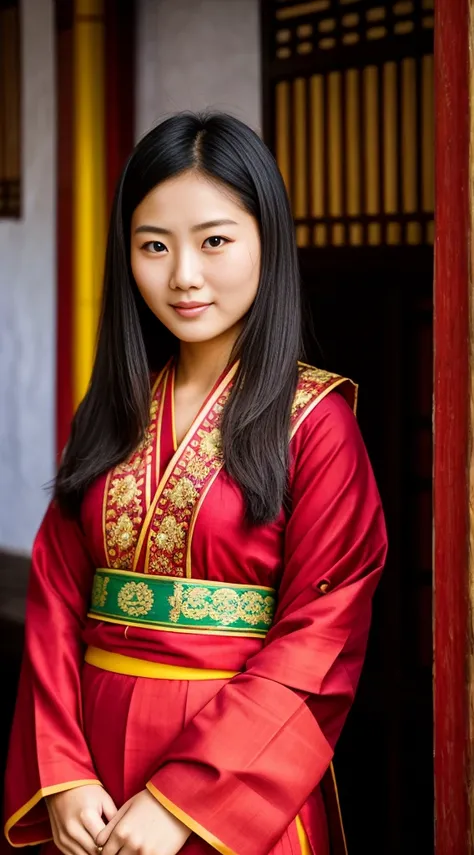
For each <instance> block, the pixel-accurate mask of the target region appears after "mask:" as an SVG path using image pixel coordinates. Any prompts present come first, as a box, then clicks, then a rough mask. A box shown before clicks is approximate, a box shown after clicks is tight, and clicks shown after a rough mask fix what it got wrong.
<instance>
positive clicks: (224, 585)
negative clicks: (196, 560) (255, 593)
mask: <svg viewBox="0 0 474 855" xmlns="http://www.w3.org/2000/svg"><path fill="white" fill-rule="evenodd" d="M99 571H100V572H101V573H108V574H113V575H115V576H128V577H129V578H130V579H135V578H137V579H140V578H141V579H147V580H148V579H149V577H150V574H149V573H139V572H138V570H116V569H115V568H110V567H97V572H99ZM178 578H180V577H178ZM170 581H172V582H175V581H176V577H175V576H164V575H158V574H157V575H153V582H170ZM186 584H187V585H189V584H192V585H204V587H206V588H207V587H208V586H209V585H218V586H219V588H238V589H240V588H242V589H244V590H247V589H248V588H249V587H256V588H258V590H259V591H269V592H270V593H271V594H274V593H275V588H268V587H267V586H266V585H255V586H254V585H243V584H241V583H240V582H235V583H234V582H221V581H220V580H219V579H192V580H189V582H186Z"/></svg>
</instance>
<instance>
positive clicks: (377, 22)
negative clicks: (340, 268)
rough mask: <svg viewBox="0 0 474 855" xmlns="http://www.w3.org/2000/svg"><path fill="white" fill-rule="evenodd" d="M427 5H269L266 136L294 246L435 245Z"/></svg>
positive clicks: (317, 0) (388, 0)
mask: <svg viewBox="0 0 474 855" xmlns="http://www.w3.org/2000/svg"><path fill="white" fill-rule="evenodd" d="M264 2H265V0H264ZM433 2H434V0H380V2H377V0H312V2H295V0H270V2H268V3H266V4H265V7H264V8H266V21H265V36H264V38H265V43H266V45H265V49H264V51H265V54H266V81H265V84H264V85H265V91H266V93H267V97H268V106H269V111H268V113H267V121H266V138H267V140H268V141H269V142H270V145H271V146H272V148H273V150H274V151H275V153H276V157H277V160H278V164H279V166H280V169H281V171H282V174H283V177H284V179H285V183H286V185H287V188H288V191H289V194H290V197H291V201H292V206H293V214H294V218H295V222H296V231H297V238H298V244H299V245H300V246H302V247H304V246H331V245H332V246H344V245H352V246H357V245H367V246H376V245H387V244H392V245H397V244H412V245H413V244H431V243H433V232H434V226H433V217H434V214H433V211H434V132H433V124H434V106H433Z"/></svg>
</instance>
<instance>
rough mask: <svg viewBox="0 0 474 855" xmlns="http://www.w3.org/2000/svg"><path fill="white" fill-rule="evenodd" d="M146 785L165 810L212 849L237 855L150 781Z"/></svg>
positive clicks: (228, 854)
mask: <svg viewBox="0 0 474 855" xmlns="http://www.w3.org/2000/svg"><path fill="white" fill-rule="evenodd" d="M146 787H147V790H149V792H150V793H151V794H152V796H154V797H155V799H156V800H157V802H159V803H160V804H161V805H163V807H164V808H166V810H167V811H169V812H170V813H172V814H173V816H175V817H176V819H179V821H180V822H182V823H183V825H186V826H187V827H188V828H190V829H191V831H193V832H194V833H195V834H197V835H198V837H201V838H202V839H203V840H205V841H206V843H209V845H210V846H212V847H213V848H214V849H217V851H218V852H220V853H221V855H237V853H236V852H234V850H233V849H230V847H229V846H227V845H226V844H225V843H223V842H222V840H219V838H218V837H215V836H214V834H212V833H211V832H210V831H208V830H207V828H204V827H203V826H202V825H201V824H200V823H199V822H196V820H195V819H193V818H192V816H188V814H187V813H185V812H184V811H183V810H181V808H179V807H177V806H176V805H175V804H173V802H170V800H169V799H167V798H166V796H164V795H163V793H160V791H159V790H157V789H156V787H155V786H154V785H153V784H152V783H151V782H150V781H149V782H148V784H147V785H146Z"/></svg>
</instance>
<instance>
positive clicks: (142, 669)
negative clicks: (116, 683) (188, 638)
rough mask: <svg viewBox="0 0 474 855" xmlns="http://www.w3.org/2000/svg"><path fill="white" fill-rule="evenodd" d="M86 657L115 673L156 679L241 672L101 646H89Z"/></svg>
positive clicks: (209, 677) (202, 677) (213, 677)
mask: <svg viewBox="0 0 474 855" xmlns="http://www.w3.org/2000/svg"><path fill="white" fill-rule="evenodd" d="M84 659H85V661H86V662H87V663H88V664H89V665H94V666H95V667H96V668H101V669H102V671H112V672H113V673H114V674H125V675H127V676H129V677H150V678H152V679H154V680H190V681H191V680H228V679H230V678H231V677H235V675H236V674H238V673H239V672H238V671H218V670H212V669H207V668H185V667H183V666H181V665H166V664H164V663H163V662H150V660H148V659H136V658H134V657H133V656H123V655H122V654H121V653H111V652H110V651H108V650H101V649H100V648H99V647H88V648H87V650H86V655H85V657H84Z"/></svg>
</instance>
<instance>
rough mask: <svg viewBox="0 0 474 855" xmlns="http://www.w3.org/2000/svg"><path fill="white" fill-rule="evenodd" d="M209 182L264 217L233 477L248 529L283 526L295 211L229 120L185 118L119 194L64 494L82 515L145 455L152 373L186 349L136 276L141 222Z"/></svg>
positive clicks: (140, 154) (233, 429)
mask: <svg viewBox="0 0 474 855" xmlns="http://www.w3.org/2000/svg"><path fill="white" fill-rule="evenodd" d="M187 170H197V171H199V172H200V173H201V174H203V175H205V176H208V177H209V178H211V179H212V180H217V181H219V182H221V183H223V184H224V185H227V186H228V187H229V188H230V189H231V190H232V191H233V192H234V194H235V195H236V197H237V198H238V199H239V200H240V203H241V204H242V205H243V207H244V208H245V209H246V210H247V211H248V213H250V214H251V215H252V216H254V217H255V219H256V220H257V223H258V225H259V230H260V238H261V274H260V282H259V286H258V291H257V295H256V298H255V301H254V303H253V305H252V307H251V309H250V311H249V313H248V316H247V319H246V323H245V326H244V329H243V331H242V333H241V335H240V337H239V339H238V341H237V342H236V345H235V347H234V351H233V353H232V357H231V359H232V361H233V360H234V359H236V358H238V359H240V364H239V369H238V373H237V375H236V378H235V383H234V387H233V390H232V393H231V396H230V398H229V401H228V403H227V405H226V407H225V409H224V413H223V418H222V442H223V451H224V462H225V467H226V470H227V472H228V473H229V474H230V476H231V477H232V478H233V479H234V480H235V481H236V482H237V483H238V484H239V485H240V487H241V489H242V491H243V495H244V497H245V503H246V513H247V520H248V521H249V522H251V523H254V524H258V523H264V522H268V521H270V520H272V519H274V518H275V517H276V516H277V514H278V513H279V511H280V509H281V507H282V505H283V504H284V502H285V498H286V490H287V477H288V463H289V460H288V445H289V423H290V410H291V403H292V400H293V395H294V392H295V387H296V382H297V360H298V357H299V355H300V349H301V309H300V286H299V275H298V263H297V252H296V244H295V238H294V225H293V220H292V215H291V210H290V206H289V202H288V198H287V195H286V191H285V187H284V184H283V180H282V178H281V175H280V172H279V170H278V167H277V165H276V163H275V160H274V158H273V156H272V154H271V153H270V151H269V150H268V148H267V147H266V146H265V145H264V143H263V142H262V141H261V139H260V138H259V137H258V135H257V134H256V133H255V132H254V131H252V130H251V129H250V128H249V127H247V126H246V125H245V124H243V123H242V122H240V121H239V120H238V119H236V118H234V117H232V116H229V115H226V114H223V113H202V114H197V115H196V114H191V113H179V114H177V115H174V116H172V117H170V118H167V119H166V120H165V121H163V122H162V123H161V124H159V125H158V126H157V127H155V128H154V129H153V130H151V131H150V132H149V133H148V134H147V135H146V136H145V137H144V138H143V139H142V140H141V141H140V142H139V143H138V145H137V146H136V148H135V149H134V151H133V153H132V155H131V156H130V158H129V160H128V163H127V165H126V166H125V169H124V171H123V174H122V176H121V178H120V180H119V182H118V186H117V191H116V195H115V200H114V204H113V209H112V214H111V222H110V228H109V235H108V242H107V253H106V263H105V280H104V292H103V301H102V312H101V321H100V327H99V337H98V343H97V353H96V358H95V363H94V367H93V371H92V377H91V381H90V385H89V388H88V391H87V393H86V395H85V397H84V399H83V401H82V403H81V404H80V406H79V408H78V410H77V413H76V415H75V417H74V420H73V424H72V429H71V435H70V439H69V442H68V444H67V446H66V449H65V451H64V454H63V459H62V461H61V465H60V468H59V471H58V475H57V478H56V482H55V497H56V499H57V500H58V502H59V504H60V505H61V507H62V508H63V509H64V510H65V511H68V512H69V513H71V512H72V513H74V514H77V513H78V512H79V509H80V505H81V501H82V498H83V496H84V493H85V491H86V489H87V488H88V486H89V485H90V484H91V483H92V482H93V481H94V480H95V478H97V477H98V476H99V475H100V474H102V473H103V472H105V471H107V470H109V469H111V468H112V467H113V466H115V465H117V464H118V463H119V462H121V461H123V460H124V459H126V458H127V456H128V455H129V454H130V453H131V452H132V451H133V450H134V448H136V446H137V444H138V443H139V442H140V441H141V439H142V437H143V435H144V432H145V429H146V427H147V425H148V421H149V408H150V372H151V371H154V370H158V369H159V368H161V367H162V366H163V365H164V364H165V363H166V362H167V360H168V359H169V358H170V356H171V355H172V354H173V353H174V352H177V351H178V348H179V342H177V340H176V339H175V337H174V336H173V335H172V334H171V333H170V332H169V331H168V330H167V329H166V328H165V327H164V325H163V324H162V323H161V322H160V321H159V320H158V319H157V318H156V317H155V316H154V315H153V313H152V312H151V310H150V309H149V308H148V306H146V304H145V302H144V300H143V299H142V297H141V295H140V292H139V290H138V288H137V286H136V283H135V281H134V278H133V275H132V271H131V266H130V228H131V218H132V213H133V211H134V210H135V208H136V207H137V205H139V204H140V202H141V201H142V199H143V198H144V197H145V196H146V195H147V194H148V193H149V192H150V191H151V190H152V189H153V188H154V187H156V185H158V184H160V183H161V182H163V181H166V180H167V179H168V178H172V177H173V176H176V175H179V174H180V173H182V172H185V171H187Z"/></svg>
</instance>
